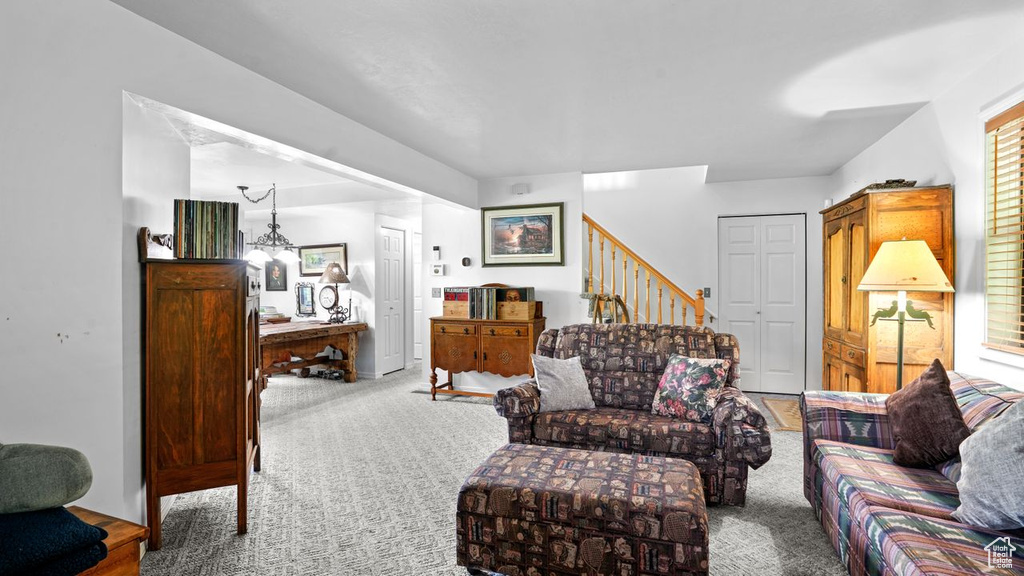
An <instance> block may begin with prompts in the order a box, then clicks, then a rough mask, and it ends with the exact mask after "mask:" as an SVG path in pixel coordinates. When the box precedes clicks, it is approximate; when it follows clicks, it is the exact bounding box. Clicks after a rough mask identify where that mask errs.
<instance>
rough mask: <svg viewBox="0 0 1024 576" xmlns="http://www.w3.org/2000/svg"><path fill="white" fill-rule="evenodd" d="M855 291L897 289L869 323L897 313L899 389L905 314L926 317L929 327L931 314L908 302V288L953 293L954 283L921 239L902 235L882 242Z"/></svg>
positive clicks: (897, 381)
mask: <svg viewBox="0 0 1024 576" xmlns="http://www.w3.org/2000/svg"><path fill="white" fill-rule="evenodd" d="M857 290H860V291H862V292H869V291H870V292H892V291H895V292H896V300H894V301H893V303H892V307H891V308H888V309H881V310H879V311H877V312H875V314H874V316H873V317H872V319H871V325H872V326H874V324H875V321H877V320H878V319H879V318H891V317H892V316H893V315H895V316H896V321H897V322H898V323H899V331H898V333H897V334H898V335H897V337H896V389H897V390H899V389H901V388H903V325H904V323H905V321H906V316H907V315H908V314H909V315H910V317H911V318H917V319H924V320H928V325H929V326H931V315H930V314H928V312H927V311H924V310H915V309H914V306H913V302H909V301H907V291H908V290H909V291H911V292H953V286H952V285H951V284H950V283H949V279H948V278H946V274H945V273H944V272H943V271H942V267H941V266H939V262H938V260H936V259H935V255H934V254H932V250H931V248H929V247H928V244H927V243H926V242H925V241H924V240H907V239H906V238H904V239H902V240H891V241H888V242H882V245H881V246H880V247H879V248H878V252H877V253H876V254H875V257H874V259H873V260H871V264H870V265H868V269H867V270H866V271H865V272H864V277H863V278H861V280H860V284H859V285H858V286H857ZM932 329H934V326H933V327H932Z"/></svg>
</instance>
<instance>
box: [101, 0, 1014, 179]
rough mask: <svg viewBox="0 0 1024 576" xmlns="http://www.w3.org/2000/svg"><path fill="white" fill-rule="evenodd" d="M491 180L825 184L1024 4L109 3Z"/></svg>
mask: <svg viewBox="0 0 1024 576" xmlns="http://www.w3.org/2000/svg"><path fill="white" fill-rule="evenodd" d="M114 1H115V2H117V3H118V4H121V5H122V6H125V7H126V8H128V9H130V10H132V11H134V12H136V13H138V14H140V15H141V16H143V17H145V18H148V19H150V20H152V21H154V22H156V23H157V24H160V25H162V26H164V27H166V28H168V29H170V30H171V31H173V32H176V33H178V34H180V35H182V36H184V37H186V38H189V39H191V40H193V41H195V42H196V43H198V44H200V45H202V46H205V47H207V48H209V49H211V50H213V51H214V52H217V53H219V54H221V55H223V56H225V57H226V58H229V59H231V60H233V61H235V62H237V63H239V64H241V65H243V66H245V67H247V68H250V69H252V70H254V71H255V72H257V73H259V74H262V75H263V76H266V77H267V78H270V79H271V80H274V81H276V82H278V83H280V84H282V85H284V86H287V87H289V88H291V89H292V90H295V91H296V92H299V93H300V94H303V95H305V96H307V97H309V98H311V99H313V100H315V101H317V102H319V103H321V104H323V105H325V106H328V107H330V108H332V109H334V110H336V111H337V112H339V113H341V114H344V115H346V116H349V117H351V118H353V119H355V120H357V121H359V122H361V123H363V124H365V125H367V126H369V127H370V128H373V129H375V130H377V131H379V132H381V133H383V134H385V135H388V136H390V137H392V138H394V139H396V140H398V141H400V142H402V143H405V144H407V145H409V146H411V147H412V148H415V149H417V150H419V151H421V152H423V153H424V154H427V155H428V156H431V157H434V158H436V159H438V160H440V161H442V162H444V163H446V164H448V165H450V166H452V167H454V168H457V169H459V170H461V171H463V172H465V173H466V174H469V175H471V176H474V177H478V178H485V177H497V176H515V175H524V174H541V173H551V172H564V171H583V172H605V171H616V170H630V169H642V168H659V167H669V166H692V165H708V166H709V170H708V178H709V180H717V181H721V180H743V179H754V178H772V177H786V176H805V175H823V174H828V173H831V172H832V171H833V170H835V169H836V168H837V167H839V166H840V165H842V164H843V163H845V162H846V161H847V160H849V159H850V158H852V157H853V156H854V155H856V154H857V153H858V152H860V151H861V150H863V149H864V148H865V147H866V146H867V145H869V144H870V143H872V142H874V141H875V140H877V139H878V138H880V137H881V136H882V135H884V134H885V133H886V132H888V131H889V130H890V129H892V128H893V127H894V126H895V125H896V124H898V123H899V122H901V121H902V120H903V119H905V118H906V117H907V116H909V115H910V114H912V113H913V112H914V111H915V110H916V109H918V108H919V107H920V106H921V105H922V103H924V102H927V101H929V100H930V99H932V98H934V97H935V96H937V95H938V94H940V93H941V92H942V91H943V90H945V89H947V88H949V87H950V86H951V85H952V83H954V82H955V81H957V80H959V79H961V78H962V77H964V76H965V75H966V74H967V73H968V72H969V71H970V70H972V69H973V68H975V67H977V66H979V65H980V64H982V63H983V62H984V61H986V60H987V59H989V58H991V57H992V56H993V55H995V54H996V53H997V52H998V51H1000V50H1001V49H1003V48H1004V47H1006V46H1008V45H1009V44H1010V43H1011V42H1015V41H1017V40H1018V39H1019V35H1017V34H1009V33H1006V34H993V33H992V30H993V29H994V28H995V26H994V25H995V24H997V23H998V24H999V25H1000V26H999V29H1002V30H1013V29H1017V30H1019V29H1021V26H1022V25H1024V3H1022V2H1020V1H1019V0H972V1H971V2H964V1H962V0H901V1H899V2H892V1H891V0H857V1H850V0H786V1H785V2H765V1H763V0H736V1H733V2H711V1H707V0H644V1H633V2H623V1H622V0H561V1H558V2H551V1H550V0H518V1H515V2H513V1H506V2H498V1H494V0H432V1H429V2H425V1H423V0H380V1H374V2H364V1H356V0H305V1H303V2H279V1H277V0H220V1H218V2H209V1H206V0H178V1H176V2H166V1H163V0H114Z"/></svg>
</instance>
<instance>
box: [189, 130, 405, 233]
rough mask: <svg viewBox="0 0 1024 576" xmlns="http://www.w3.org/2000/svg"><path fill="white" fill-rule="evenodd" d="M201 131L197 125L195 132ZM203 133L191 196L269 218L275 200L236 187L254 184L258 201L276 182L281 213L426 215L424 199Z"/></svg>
mask: <svg viewBox="0 0 1024 576" xmlns="http://www.w3.org/2000/svg"><path fill="white" fill-rule="evenodd" d="M197 131H198V129H196V128H194V127H193V129H192V130H191V131H190V133H193V134H194V133H196V132H197ZM200 132H201V133H202V134H203V136H204V137H203V138H202V139H201V142H202V143H197V142H196V139H195V138H192V140H193V142H192V146H191V162H190V170H191V174H190V180H191V189H192V197H193V198H200V199H205V200H221V201H229V202H238V203H239V205H240V206H241V208H242V210H243V212H245V214H246V218H252V219H261V218H263V219H267V220H269V219H270V209H271V199H270V198H267V199H265V200H262V201H260V202H259V203H257V204H254V203H251V202H247V201H246V200H245V199H244V198H243V197H242V195H241V193H240V192H239V191H238V189H237V188H236V187H237V186H239V185H242V186H249V190H248V191H247V192H248V195H249V197H250V198H259V197H261V196H263V195H264V194H265V193H266V192H267V191H268V190H269V189H270V187H271V186H273V185H275V184H276V185H277V208H278V212H279V213H280V214H281V215H285V214H290V215H293V216H319V215H324V214H327V213H331V212H332V211H338V210H342V211H344V212H369V213H378V214H385V215H388V216H395V217H397V218H414V217H419V215H420V214H421V209H422V203H423V199H422V197H421V196H419V195H414V194H409V193H407V192H404V191H401V190H392V189H388V188H384V187H378V186H371V185H369V184H364V183H362V182H357V181H354V180H350V179H348V178H345V177H342V176H338V175H336V174H332V173H329V172H326V171H323V170H319V169H317V168H313V167H310V166H308V165H306V164H304V163H301V162H296V161H293V160H284V159H281V158H278V157H276V156H273V155H271V154H267V153H263V152H259V151H256V150H253V149H251V148H248V147H245V146H242V145H239V144H235V143H232V142H217V141H213V140H214V139H215V136H214V135H213V134H212V133H211V132H210V131H205V130H204V131H200Z"/></svg>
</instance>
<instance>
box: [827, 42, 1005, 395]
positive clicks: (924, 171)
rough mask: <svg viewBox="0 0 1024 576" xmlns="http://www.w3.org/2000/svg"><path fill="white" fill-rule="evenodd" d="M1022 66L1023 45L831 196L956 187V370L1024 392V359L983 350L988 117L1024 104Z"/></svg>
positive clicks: (843, 172)
mask: <svg viewBox="0 0 1024 576" xmlns="http://www.w3.org/2000/svg"><path fill="white" fill-rule="evenodd" d="M1022 61H1024V42H1020V43H1018V44H1016V45H1015V46H1014V47H1012V48H1010V49H1008V50H1006V51H1004V52H1002V53H1001V54H1000V55H999V56H997V57H996V58H995V59H994V60H992V61H991V62H989V63H988V64H986V65H985V66H982V67H981V68H979V69H978V70H976V71H974V72H973V73H972V74H970V75H969V76H968V77H966V78H964V79H963V80H962V81H961V82H960V83H958V84H956V85H955V86H953V87H952V88H951V89H950V90H948V91H947V92H946V93H945V94H943V95H942V96H940V97H939V98H936V99H935V100H934V101H933V102H931V103H930V104H928V105H927V106H925V107H923V108H922V109H921V110H919V111H918V112H917V113H916V114H914V115H913V116H912V117H910V118H909V119H907V120H906V121H905V122H903V123H902V124H900V125H899V126H897V127H896V128H895V129H894V130H892V132H890V133H889V134H887V135H886V136H885V137H883V138H882V139H880V140H879V141H878V142H876V143H874V144H873V145H871V146H870V147H869V148H867V149H866V150H864V152H862V153H861V154H859V155H858V156H857V157H855V158H854V159H853V160H851V161H850V162H848V163H847V164H846V165H845V166H843V167H841V168H840V169H839V170H837V171H836V172H835V174H833V177H832V184H831V195H832V196H833V198H834V199H836V200H840V199H842V198H845V197H847V196H849V195H850V194H852V193H853V192H856V191H857V190H859V189H861V188H863V187H864V186H866V185H868V184H870V183H872V182H879V181H882V180H885V179H888V178H906V179H911V180H917V181H918V185H931V184H946V183H952V184H953V185H954V192H953V198H954V214H955V216H954V218H955V222H954V229H955V234H956V259H957V262H956V278H955V280H954V286H955V288H956V302H955V305H956V309H955V310H956V319H955V333H954V338H955V341H954V364H955V367H956V369H957V370H959V371H963V372H967V373H971V374H976V375H980V376H985V377H988V378H992V379H994V380H997V381H999V382H1002V383H1004V384H1007V385H1011V386H1016V387H1018V388H1022V389H1024V369H1022V367H1024V358H1020V357H1016V356H1015V355H1011V354H1006V353H999V352H996V351H988V350H984V349H983V348H982V347H981V342H982V340H983V339H984V333H985V326H984V319H985V303H984V296H985V281H984V271H985V257H984V254H985V233H984V220H985V198H984V120H985V119H987V118H988V117H991V116H993V115H994V114H995V113H997V112H999V111H1001V110H1004V109H1006V108H1008V107H1009V106H1011V105H1013V104H1015V103H1017V102H1020V101H1022V100H1024V66H1021V62H1022ZM983 356H987V357H988V358H983ZM993 358H998V359H999V360H998V361H994V360H993ZM1014 363H1015V364H1016V365H1014Z"/></svg>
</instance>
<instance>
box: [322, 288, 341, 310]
mask: <svg viewBox="0 0 1024 576" xmlns="http://www.w3.org/2000/svg"><path fill="white" fill-rule="evenodd" d="M320 305H321V306H323V307H324V308H325V309H327V310H332V309H334V307H335V306H337V305H338V289H337V288H335V287H334V286H324V287H323V288H321V289H320Z"/></svg>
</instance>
